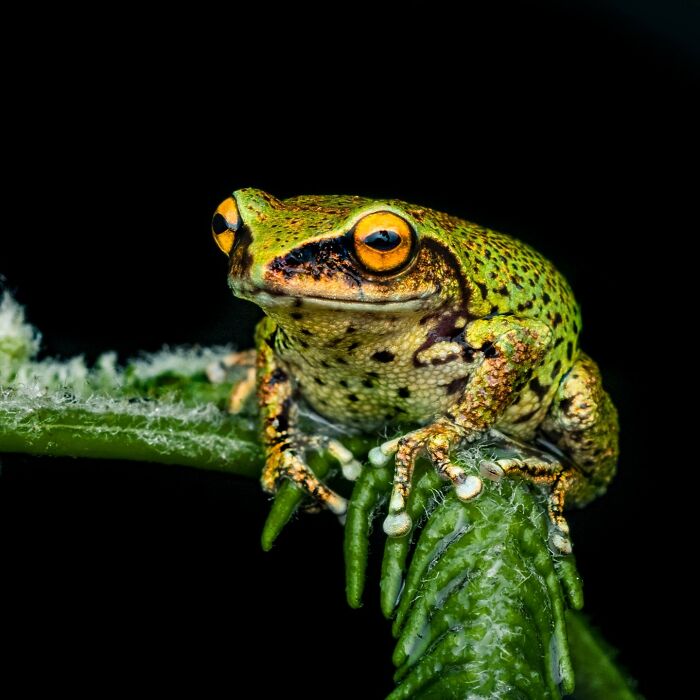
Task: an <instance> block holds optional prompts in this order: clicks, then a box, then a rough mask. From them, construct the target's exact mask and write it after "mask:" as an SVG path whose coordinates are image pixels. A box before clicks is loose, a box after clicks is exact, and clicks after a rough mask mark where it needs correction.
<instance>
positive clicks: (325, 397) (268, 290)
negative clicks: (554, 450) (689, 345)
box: [229, 189, 617, 511]
mask: <svg viewBox="0 0 700 700" xmlns="http://www.w3.org/2000/svg"><path fill="white" fill-rule="evenodd" d="M233 200H234V201H235V206H236V207H237V211H238V214H239V221H238V222H237V224H236V225H237V227H238V228H237V229H236V233H235V244H234V245H233V249H232V250H231V251H230V263H231V264H230V274H229V283H230V285H231V288H232V289H233V291H234V293H235V294H236V295H238V296H241V297H243V298H246V299H249V300H251V301H253V302H255V303H257V304H259V305H260V306H261V307H262V308H263V309H264V311H265V313H266V315H267V317H268V318H267V319H266V320H265V321H264V322H263V324H262V326H261V328H260V330H259V334H258V337H259V349H260V357H259V362H258V367H259V370H258V378H259V395H260V397H261V402H262V403H263V408H264V409H266V410H264V414H265V416H266V419H265V420H266V421H267V423H266V424H265V426H264V431H266V435H267V445H268V450H269V453H270V454H271V457H270V459H271V460H272V461H274V460H273V458H272V455H273V453H275V452H276V451H277V452H279V451H284V450H285V449H295V448H294V444H293V443H294V440H295V439H296V438H295V434H294V425H295V411H296V405H297V403H298V401H299V400H301V399H303V400H304V401H306V403H307V404H308V405H310V406H311V408H312V409H314V411H316V412H317V413H319V414H320V415H322V416H324V417H326V418H328V419H329V420H331V421H333V422H335V423H340V424H342V425H344V426H346V427H348V428H357V429H361V430H377V429H383V428H384V427H385V426H387V425H402V426H425V427H424V428H422V429H421V430H419V431H417V432H416V433H415V434H414V440H413V442H414V444H412V445H409V446H408V447H406V450H409V451H410V454H408V453H406V454H404V452H406V450H404V451H403V452H402V449H403V447H401V446H400V447H399V449H398V454H397V457H396V460H397V477H396V484H397V489H399V490H401V489H403V490H404V491H405V489H406V488H408V486H407V485H406V484H407V481H410V477H411V471H412V463H413V460H414V459H415V457H416V456H418V454H419V453H420V452H425V451H427V452H428V455H429V457H430V458H431V459H432V460H433V462H434V463H435V464H436V466H437V467H438V468H439V470H440V472H441V473H442V474H443V475H445V476H449V478H451V479H453V481H455V484H457V483H458V482H459V480H460V479H461V480H463V475H456V476H455V475H454V474H452V473H451V472H450V470H449V465H448V462H449V456H448V452H449V449H451V448H454V447H456V446H457V445H458V444H460V443H464V442H465V441H466V442H468V441H471V440H473V439H475V438H476V437H477V436H482V435H483V434H484V432H485V431H487V430H489V429H491V428H497V429H498V430H500V431H502V432H503V433H505V434H506V435H509V436H512V437H514V438H517V439H518V440H521V441H525V442H532V441H534V440H536V439H538V438H541V437H545V438H546V439H547V440H548V442H549V443H551V444H554V445H556V446H558V447H559V448H560V449H561V450H562V451H563V452H564V453H565V454H566V455H567V456H568V458H569V459H570V460H571V462H573V463H574V465H575V466H576V470H575V471H576V473H575V477H574V478H571V479H569V480H568V482H567V485H566V488H565V489H563V488H562V491H566V493H567V495H568V497H569V501H570V502H573V503H579V504H581V503H585V502H586V501H588V500H590V499H591V498H592V497H593V496H594V495H596V494H597V493H600V492H601V491H602V490H604V488H605V486H606V485H607V483H608V481H609V480H610V478H611V477H612V475H613V473H614V469H615V462H616V458H617V418H616V414H615V410H614V407H613V406H612V403H611V402H610V400H609V398H608V396H607V394H606V393H605V392H604V391H603V389H602V386H601V382H600V376H599V374H598V370H597V367H596V366H595V364H594V363H593V361H592V360H590V358H588V357H587V356H586V355H584V354H583V353H582V352H581V350H580V348H579V343H578V337H579V332H580V329H581V317H580V312H579V308H578V305H577V303H576V301H575V299H574V296H573V293H572V291H571V289H570V287H569V285H568V283H567V282H566V280H565V279H564V278H563V277H562V275H561V274H560V273H559V272H558V271H557V270H556V268H555V267H554V266H553V265H552V264H551V263H550V262H549V261H548V260H546V259H545V258H543V257H542V256H541V255H540V254H539V253H537V252H536V251H535V250H533V249H532V248H530V247H529V246H527V245H526V244H524V243H521V242H520V241H517V240H515V239H514V238H512V237H510V236H507V235H504V234H501V233H497V232H495V231H492V230H489V229H487V228H484V227H482V226H479V225H477V224H473V223H469V222H467V221H463V220H461V219H458V218H455V217H453V216H449V215H447V214H444V213H441V212H437V211H433V210H430V209H427V208H425V207H419V206H415V205H411V204H407V203H404V202H400V201H397V200H381V201H378V200H369V199H364V198H361V197H348V196H303V197H295V198H292V199H287V200H284V201H281V200H278V199H276V198H274V197H272V196H271V195H269V194H267V193H265V192H262V191H260V190H254V189H244V190H238V191H237V192H235V193H234V195H233ZM377 212H391V213H393V214H395V215H396V216H397V217H400V219H402V220H403V221H404V222H406V223H407V224H408V226H409V227H410V229H411V230H412V232H413V234H412V235H413V236H414V239H413V244H412V248H411V254H410V257H409V258H408V259H407V262H406V263H405V264H404V265H402V266H400V267H399V268H398V269H397V270H395V271H392V272H390V273H388V274H387V273H381V274H378V273H377V274H375V273H372V272H371V271H370V270H368V269H367V267H366V266H364V265H363V264H362V263H361V262H360V260H359V259H358V253H357V251H356V249H355V248H354V247H353V246H354V245H355V244H354V243H353V231H354V230H355V227H356V226H357V225H358V223H359V222H361V221H362V220H363V219H364V218H365V217H367V216H368V215H370V214H373V213H377ZM280 384H286V385H287V388H285V389H284V390H281V389H279V385H280ZM293 414H294V415H293ZM409 437H410V435H409V436H407V438H406V439H407V440H409V442H410V439H409ZM290 441H291V442H290ZM280 445H282V447H281V448H280V447H279V446H280ZM289 445H292V447H291V448H290V447H289ZM394 449H396V448H394ZM296 451H297V453H301V452H302V450H301V449H300V448H298V447H297V448H296ZM402 464H403V468H402V467H401V465H402ZM402 469H403V470H402ZM519 471H520V472H523V470H522V469H521V470H519ZM274 472H275V473H274V474H272V473H270V474H268V478H267V481H266V479H265V477H264V479H263V482H264V483H265V485H266V487H267V488H274V483H275V482H276V480H277V479H278V478H279V477H280V476H289V474H288V473H287V472H286V471H285V469H280V465H279V459H278V463H277V464H276V466H275V468H274ZM521 475H524V474H522V473H521ZM540 477H542V475H541V474H540V475H539V476H538V477H537V478H536V479H535V480H536V481H540V482H543V481H546V482H548V483H550V485H553V484H554V477H552V478H551V479H550V478H549V477H548V478H547V479H544V478H540ZM556 478H557V479H558V478H559V476H557V477H556ZM311 490H312V491H313V487H312V488H311ZM404 491H401V493H402V494H403V495H405V493H404ZM397 498H398V496H397ZM322 500H323V498H322ZM398 500H399V501H400V500H401V499H400V498H399V499H398ZM562 502H563V500H562ZM395 510H397V511H398V510H401V505H400V504H399V505H398V506H396V507H395Z"/></svg>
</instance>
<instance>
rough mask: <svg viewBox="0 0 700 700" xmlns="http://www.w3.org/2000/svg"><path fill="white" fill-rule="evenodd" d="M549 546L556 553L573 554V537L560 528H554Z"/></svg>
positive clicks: (550, 534) (550, 535)
mask: <svg viewBox="0 0 700 700" xmlns="http://www.w3.org/2000/svg"><path fill="white" fill-rule="evenodd" d="M549 546H550V547H551V548H552V550H553V551H554V552H555V553H556V554H571V551H572V546H571V538H570V537H569V535H568V533H564V532H562V531H561V530H560V529H559V528H552V531H551V532H550V533H549Z"/></svg>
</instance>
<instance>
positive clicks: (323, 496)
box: [262, 435, 362, 519]
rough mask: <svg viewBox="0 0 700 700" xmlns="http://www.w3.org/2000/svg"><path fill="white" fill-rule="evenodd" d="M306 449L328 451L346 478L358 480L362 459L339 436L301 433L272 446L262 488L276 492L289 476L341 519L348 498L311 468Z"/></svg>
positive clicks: (319, 503) (263, 474) (346, 506)
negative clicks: (305, 457)
mask: <svg viewBox="0 0 700 700" xmlns="http://www.w3.org/2000/svg"><path fill="white" fill-rule="evenodd" d="M307 450H314V451H318V452H327V453H328V454H329V455H330V456H331V457H333V458H334V459H335V460H336V461H337V462H338V463H339V464H340V467H341V469H342V471H343V476H345V478H346V479H350V480H355V479H357V477H358V476H359V475H360V472H361V471H362V465H361V464H360V462H358V460H356V459H355V457H354V456H353V454H352V452H350V450H348V449H347V447H345V446H344V445H343V444H342V443H340V442H339V441H338V440H335V439H333V438H329V437H325V436H319V435H312V436H306V435H300V436H297V437H295V439H294V441H293V443H281V444H279V445H275V446H274V447H273V448H272V450H271V452H270V454H269V456H268V458H267V462H266V463H265V468H264V469H263V473H262V485H263V488H264V489H265V491H267V492H269V493H275V492H276V491H277V489H278V487H279V484H280V482H281V480H282V479H289V480H290V481H292V482H294V483H295V484H296V485H297V486H299V487H300V488H301V489H303V490H304V491H306V493H308V494H309V495H310V496H311V497H312V498H313V500H314V502H315V503H316V504H317V505H321V506H323V507H325V508H327V509H328V510H330V511H331V512H332V513H335V514H336V515H337V516H339V517H340V518H341V519H342V518H343V517H344V516H345V513H346V511H347V509H348V503H347V500H346V499H345V498H343V497H342V496H340V495H339V494H337V493H336V492H335V491H333V490H332V489H330V488H328V486H326V485H325V484H324V483H323V482H322V481H320V480H319V479H318V478H317V477H316V475H315V474H314V473H313V471H311V468H310V467H309V466H308V465H307V464H306V461H305V459H304V454H305V452H306V451H307ZM312 507H313V506H312Z"/></svg>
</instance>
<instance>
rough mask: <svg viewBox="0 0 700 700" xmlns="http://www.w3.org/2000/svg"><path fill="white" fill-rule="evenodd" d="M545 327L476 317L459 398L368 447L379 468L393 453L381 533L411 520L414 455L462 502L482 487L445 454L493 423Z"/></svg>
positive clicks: (524, 377) (523, 377) (544, 343)
mask: <svg viewBox="0 0 700 700" xmlns="http://www.w3.org/2000/svg"><path fill="white" fill-rule="evenodd" d="M551 337H552V334H551V331H550V329H549V327H548V326H547V325H546V324H544V323H541V322H540V321H536V320H532V319H519V318H516V317H508V316H498V317H495V318H493V319H479V320H476V321H473V322H472V323H470V324H469V325H468V326H467V328H466V329H465V334H464V339H465V341H466V343H467V344H468V345H469V347H470V348H472V349H473V350H476V351H478V352H479V353H480V357H479V356H478V355H477V356H476V357H477V359H476V362H477V363H478V364H477V365H476V367H475V369H474V371H473V373H472V375H471V377H470V379H469V381H468V382H467V384H466V386H465V389H464V392H463V394H462V395H461V397H460V398H459V400H458V401H457V402H456V403H455V404H454V405H453V406H452V407H451V408H450V409H448V411H447V412H446V414H445V415H444V416H441V417H439V418H438V419H437V420H436V421H435V422H434V423H432V424H430V425H427V426H426V427H424V428H420V429H418V430H415V431H413V432H411V433H408V434H407V435H405V436H403V437H402V438H399V439H396V440H391V441H389V442H387V443H384V444H383V445H380V446H379V447H377V448H375V449H374V450H372V452H371V453H370V460H371V461H372V462H373V464H375V465H377V466H379V465H383V464H385V463H386V462H387V461H388V460H389V459H390V457H391V455H392V454H395V455H396V457H395V464H396V469H395V472H394V486H393V490H392V494H391V499H390V501H389V514H388V516H387V518H386V520H385V521H384V531H385V532H386V533H387V534H388V535H390V536H394V537H398V536H401V535H404V534H406V533H407V532H408V531H409V530H410V528H411V524H412V523H411V518H410V517H409V515H408V513H407V512H406V506H407V503H408V497H409V494H410V490H411V480H412V477H413V468H414V464H415V461H416V459H417V458H418V457H419V456H421V455H422V454H424V453H426V454H427V456H428V458H429V459H430V460H431V462H432V463H433V465H434V466H435V468H436V469H437V470H438V471H439V473H440V474H441V475H443V476H445V477H447V478H449V479H450V480H451V481H452V483H453V484H454V485H455V489H456V493H457V496H458V497H459V498H460V499H462V500H467V499H469V498H473V497H474V496H476V495H477V494H478V493H479V492H480V491H481V480H480V479H479V477H477V476H473V475H467V474H466V472H465V471H464V470H463V469H462V468H460V467H458V466H456V465H454V464H452V462H451V461H450V453H451V452H452V451H453V450H454V449H455V448H457V447H458V446H459V445H460V444H461V443H463V442H471V441H473V440H475V439H477V438H478V437H480V436H481V435H482V434H483V433H484V432H485V431H486V430H488V429H489V428H490V427H491V426H493V425H494V424H495V423H496V422H497V420H498V418H499V417H500V415H501V414H502V413H503V411H504V410H505V409H506V408H507V407H508V406H509V405H510V403H511V402H512V401H513V399H514V397H515V395H516V394H517V392H518V391H520V389H521V388H522V387H523V385H524V384H525V382H527V381H528V379H529V378H530V375H531V373H532V370H533V368H535V367H536V366H537V365H538V364H539V363H540V362H541V360H542V358H543V357H544V355H545V353H546V351H547V348H548V347H549V344H550V342H551Z"/></svg>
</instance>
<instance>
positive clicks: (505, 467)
mask: <svg viewBox="0 0 700 700" xmlns="http://www.w3.org/2000/svg"><path fill="white" fill-rule="evenodd" d="M494 433H495V431H494ZM499 437H501V438H503V439H502V440H501V442H503V443H504V444H505V445H508V444H512V446H513V447H515V448H516V449H517V448H518V447H519V444H518V443H511V441H510V440H509V439H508V438H506V437H505V436H499ZM528 451H532V450H528ZM479 469H480V471H481V475H482V476H483V477H485V478H486V479H490V480H492V481H499V480H500V479H502V478H503V477H504V476H506V475H508V476H514V475H515V476H519V477H521V478H523V479H527V480H528V481H531V482H533V483H535V484H538V485H542V486H546V487H547V488H548V489H549V496H548V498H547V514H548V515H549V520H550V522H551V523H552V525H553V528H552V531H551V533H550V537H549V541H550V543H551V545H552V546H553V547H554V548H555V549H557V550H558V551H560V552H561V553H562V554H569V553H570V552H571V541H570V540H569V524H568V523H567V522H566V518H565V517H564V502H565V499H566V493H567V490H569V489H570V488H571V485H572V483H573V481H574V480H575V479H576V469H575V468H574V467H573V466H572V465H566V466H565V465H563V464H562V463H561V462H558V461H556V460H554V459H552V458H551V457H550V456H548V455H546V454H544V453H543V454H542V456H541V457H526V458H524V459H523V458H511V459H494V460H482V462H481V464H480V465H479Z"/></svg>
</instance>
